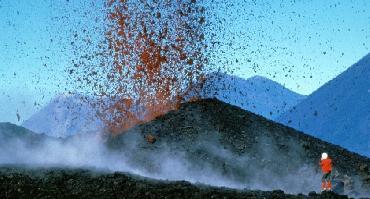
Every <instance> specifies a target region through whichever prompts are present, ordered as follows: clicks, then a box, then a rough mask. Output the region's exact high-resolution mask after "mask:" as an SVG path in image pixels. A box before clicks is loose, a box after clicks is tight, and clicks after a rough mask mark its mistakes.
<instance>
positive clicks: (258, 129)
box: [109, 99, 370, 196]
mask: <svg viewBox="0 0 370 199" xmlns="http://www.w3.org/2000/svg"><path fill="white" fill-rule="evenodd" d="M134 135H139V136H138V137H139V139H138V142H139V144H138V145H139V147H140V150H135V151H133V152H132V153H133V154H131V155H132V160H133V161H134V163H133V165H135V166H138V167H144V169H147V170H148V171H149V172H156V169H155V165H153V161H152V160H153V158H154V159H156V155H158V154H160V153H161V150H163V149H164V148H169V149H170V151H171V152H172V154H173V155H174V156H177V155H179V154H182V153H185V159H186V160H187V161H188V162H189V163H190V165H191V167H190V169H193V170H202V169H204V168H210V167H211V168H212V170H213V171H214V172H215V173H220V174H222V176H224V177H226V178H227V179H230V180H231V181H233V182H236V183H240V184H241V185H245V186H246V187H247V188H248V186H249V185H251V184H253V183H256V182H258V183H259V184H262V185H263V186H262V187H265V188H267V190H272V189H274V188H275V186H276V184H278V183H282V185H280V187H277V188H279V189H283V190H285V191H289V192H295V193H299V192H300V191H303V192H306V193H308V192H309V191H310V189H311V187H317V186H318V187H319V186H320V183H321V182H320V180H321V179H320V177H321V171H320V169H319V165H318V163H319V160H320V157H321V153H322V152H327V153H329V155H330V156H331V158H332V159H333V161H334V171H333V173H334V176H335V178H334V182H335V184H336V185H335V186H337V187H336V188H337V189H338V190H337V191H338V192H340V193H343V192H344V193H346V194H350V195H353V196H356V194H359V193H361V194H365V195H370V193H369V190H370V186H369V185H370V178H369V176H370V173H369V169H368V166H369V165H370V160H369V159H368V158H366V157H363V156H360V155H358V154H356V153H352V152H350V151H347V150H345V149H343V148H341V147H339V146H336V145H333V144H330V143H327V142H324V141H321V140H319V139H316V138H314V137H312V136H309V135H306V134H304V133H302V132H299V131H296V130H294V129H292V128H289V127H285V126H283V125H281V124H278V123H275V122H273V121H270V120H267V119H265V118H263V117H261V116H258V115H255V114H253V113H251V112H248V111H245V110H242V109H240V108H238V107H235V106H231V105H229V104H226V103H223V102H220V101H218V100H213V99H207V100H202V101H197V102H191V103H185V104H182V106H181V107H180V109H178V110H175V111H171V112H169V113H168V114H166V115H163V116H160V117H157V118H156V119H155V120H153V121H151V122H148V123H145V124H142V125H139V126H136V127H135V128H132V129H130V130H128V131H127V132H124V133H122V134H121V135H119V136H117V137H112V138H111V139H110V140H109V141H110V146H111V147H112V148H115V149H117V150H125V145H128V143H127V141H128V140H131V139H130V137H132V136H134ZM147 135H150V136H154V137H155V138H156V142H155V143H154V144H150V143H147V142H146V139H145V137H146V136H147ZM222 153H227V154H229V155H222ZM230 154H231V155H230ZM143 165H144V166H143ZM302 168H308V169H307V170H305V169H303V170H302ZM309 172H312V175H313V174H315V175H317V176H318V177H317V176H316V178H313V180H312V179H308V178H310V177H311V176H310V175H311V174H310V173H309ZM264 174H267V177H266V176H264ZM287 176H289V177H287ZM297 179H299V180H297ZM293 180H296V181H293ZM295 184H297V185H296V187H294V186H295ZM313 184H317V186H316V185H315V186H314V185H313ZM340 184H341V185H344V190H343V189H341V188H339V187H338V186H339V185H340ZM250 187H251V188H252V189H253V188H259V187H261V186H250ZM302 189H306V190H302ZM311 190H312V189H311ZM366 190H367V191H366ZM365 192H366V193H365Z"/></svg>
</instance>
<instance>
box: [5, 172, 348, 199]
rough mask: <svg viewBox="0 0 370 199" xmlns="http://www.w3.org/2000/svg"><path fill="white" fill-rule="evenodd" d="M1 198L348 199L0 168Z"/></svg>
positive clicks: (119, 175)
mask: <svg viewBox="0 0 370 199" xmlns="http://www.w3.org/2000/svg"><path fill="white" fill-rule="evenodd" d="M0 197H1V198H140V199H141V198H249V199H255V198H266V199H267V198H274V199H283V198H288V199H289V198H291V199H296V198H297V199H303V198H312V199H316V198H317V199H319V198H338V199H340V198H343V199H345V198H347V197H346V196H341V195H337V194H335V193H333V192H327V193H322V194H316V193H312V194H310V196H306V195H302V194H299V195H297V196H295V195H291V194H286V193H284V192H283V191H280V190H276V191H248V190H235V189H227V188H218V187H210V186H205V185H199V184H198V185H192V184H190V183H188V182H185V181H176V182H169V181H159V180H152V179H148V178H142V177H139V176H134V175H129V174H125V173H102V172H92V171H91V170H82V169H60V168H33V169H24V168H22V167H19V166H18V167H17V166H11V167H2V168H0Z"/></svg>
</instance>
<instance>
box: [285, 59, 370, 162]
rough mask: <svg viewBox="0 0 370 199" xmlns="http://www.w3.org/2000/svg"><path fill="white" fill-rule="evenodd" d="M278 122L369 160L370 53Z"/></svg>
mask: <svg viewBox="0 0 370 199" xmlns="http://www.w3.org/2000/svg"><path fill="white" fill-rule="evenodd" d="M278 121H279V122H281V123H283V124H285V125H288V126H290V127H293V128H295V129H298V130H301V131H304V132H306V133H309V134H311V135H313V136H316V137H318V138H320V139H323V140H326V141H329V142H331V143H334V144H339V145H341V146H343V147H345V148H347V149H350V150H352V151H355V152H358V153H360V154H363V155H367V156H368V157H370V54H368V55H367V56H365V57H363V58H362V59H361V60H359V61H358V62H357V63H356V64H354V65H353V66H351V67H350V68H348V69H347V70H346V71H345V72H343V73H342V74H340V75H339V76H337V77H336V78H334V79H333V80H331V81H329V82H327V83H326V84H325V85H323V86H322V87H321V88H319V89H318V90H316V91H315V92H314V93H312V94H311V95H309V96H308V97H307V98H306V99H305V100H303V101H302V102H301V103H300V104H298V105H297V106H295V107H294V108H292V109H291V110H289V111H287V112H286V113H284V114H282V115H281V116H280V117H279V119H278Z"/></svg>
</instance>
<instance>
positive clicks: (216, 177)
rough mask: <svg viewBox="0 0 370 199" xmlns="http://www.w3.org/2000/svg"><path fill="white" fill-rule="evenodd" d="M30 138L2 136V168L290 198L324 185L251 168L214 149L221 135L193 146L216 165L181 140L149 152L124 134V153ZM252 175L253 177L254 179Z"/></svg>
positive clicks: (81, 139)
mask: <svg viewBox="0 0 370 199" xmlns="http://www.w3.org/2000/svg"><path fill="white" fill-rule="evenodd" d="M4 128H5V129H6V128H14V129H16V130H17V131H19V130H20V129H19V127H14V126H11V125H7V124H6V125H5V127H4V124H3V125H2V130H4ZM1 133H3V132H1ZM27 133H32V132H27ZM2 135H4V134H2ZM23 136H25V137H27V138H25V137H23ZM30 136H31V137H33V135H32V134H29V135H26V134H22V135H21V136H19V137H14V138H11V139H7V138H6V137H5V136H4V137H2V139H1V145H0V146H1V147H0V148H1V151H0V157H1V158H0V164H24V165H27V166H31V167H40V166H41V167H55V166H58V167H72V168H76V167H77V168H90V169H97V170H110V171H112V172H113V171H124V172H129V173H133V174H137V175H140V176H146V177H150V178H155V179H164V180H186V181H189V182H192V183H202V184H209V185H213V186H224V187H231V188H238V189H243V188H247V189H260V190H274V189H282V190H285V191H288V192H290V193H301V192H304V193H308V192H309V191H312V190H315V191H318V190H319V185H318V183H316V184H315V183H313V182H315V181H319V179H320V176H319V174H318V172H317V171H315V170H314V169H313V168H310V167H309V166H303V167H302V168H300V172H302V174H303V175H304V176H301V177H303V178H304V180H303V181H302V179H299V178H296V177H294V176H293V175H294V173H292V174H291V175H287V176H285V177H284V178H280V177H277V176H278V175H276V174H274V173H273V171H267V170H265V171H264V172H261V171H259V168H257V166H253V167H251V166H249V167H248V168H246V166H247V165H252V162H253V159H251V158H250V157H247V156H242V155H238V154H234V153H233V152H231V151H229V150H227V149H222V148H220V147H215V146H220V143H219V142H218V141H217V140H218V138H217V136H215V137H214V138H213V139H211V140H208V141H206V142H202V143H196V144H195V146H193V150H198V151H203V154H202V155H205V154H207V155H208V156H209V157H211V160H212V161H216V163H217V164H216V165H213V163H212V162H210V161H208V160H206V159H203V158H204V156H202V157H198V158H197V157H192V156H191V155H192V154H191V153H189V151H186V150H184V149H183V148H182V147H181V145H182V144H184V143H181V141H180V142H179V148H177V149H176V148H173V147H172V146H167V145H166V144H165V143H164V144H161V145H159V146H155V147H154V148H153V147H150V146H149V148H150V149H148V146H147V143H145V140H144V139H143V138H142V137H141V136H140V134H137V133H134V132H132V133H129V134H125V137H124V138H123V139H122V140H120V141H123V142H124V143H121V144H122V145H121V146H120V150H112V148H111V147H109V146H107V145H106V144H105V141H104V140H105V139H104V138H103V137H101V136H100V135H99V134H97V135H96V136H91V135H86V134H85V135H80V136H76V137H73V138H69V139H54V138H49V137H42V136H35V139H34V140H33V139H29V137H30ZM3 138H5V139H3ZM40 138H42V139H40ZM199 140H203V139H199ZM266 152H267V151H266ZM266 155H267V154H266ZM194 158H195V159H194ZM265 158H267V159H268V158H270V157H269V156H266V157H265ZM231 164H233V165H231ZM252 168H253V170H251V169H252ZM243 170H245V171H243ZM246 173H248V175H246ZM252 173H254V174H253V175H249V174H252ZM237 174H239V175H240V174H241V176H237ZM288 182H289V183H288ZM302 182H305V183H302ZM290 183H292V184H290ZM315 185H316V186H315Z"/></svg>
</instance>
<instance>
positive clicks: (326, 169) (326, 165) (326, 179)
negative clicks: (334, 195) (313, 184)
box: [320, 152, 333, 191]
mask: <svg viewBox="0 0 370 199" xmlns="http://www.w3.org/2000/svg"><path fill="white" fill-rule="evenodd" d="M332 164H333V162H332V160H331V159H330V158H329V156H328V154H327V153H325V152H324V153H322V154H321V161H320V166H321V171H322V173H323V176H322V179H321V189H322V191H331V171H332V166H333V165H332Z"/></svg>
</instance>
